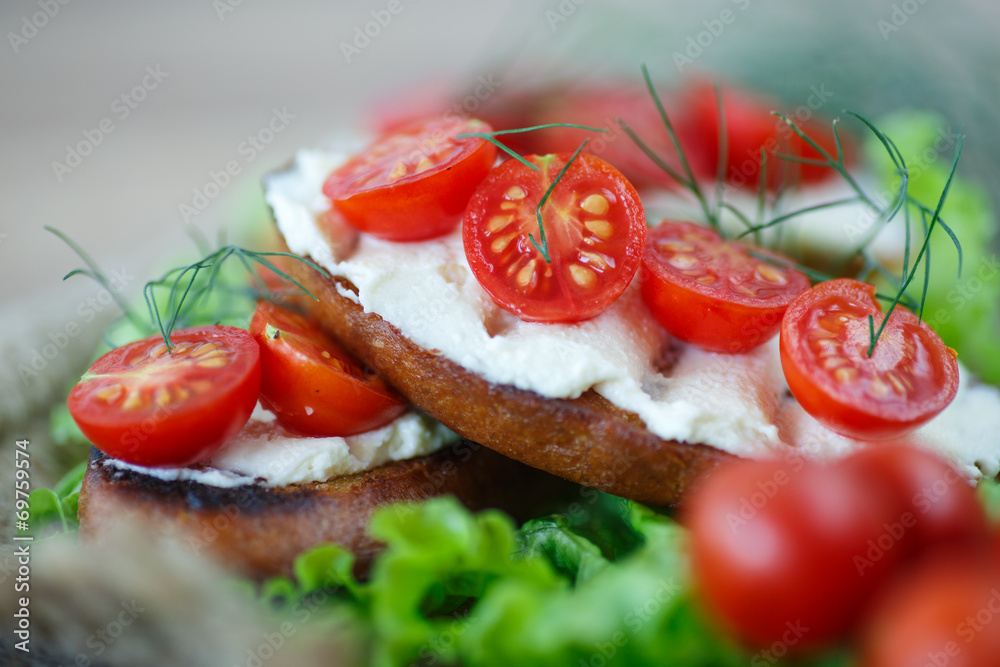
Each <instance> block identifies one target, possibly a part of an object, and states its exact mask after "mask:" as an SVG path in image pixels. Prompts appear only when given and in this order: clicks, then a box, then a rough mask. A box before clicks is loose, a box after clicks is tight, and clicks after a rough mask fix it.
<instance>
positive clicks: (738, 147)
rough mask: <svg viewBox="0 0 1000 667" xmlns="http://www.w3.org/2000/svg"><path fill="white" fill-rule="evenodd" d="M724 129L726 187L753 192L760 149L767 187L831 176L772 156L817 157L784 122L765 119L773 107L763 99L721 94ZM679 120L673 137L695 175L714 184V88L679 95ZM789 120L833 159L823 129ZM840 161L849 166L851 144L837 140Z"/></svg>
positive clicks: (829, 134)
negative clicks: (842, 150)
mask: <svg viewBox="0 0 1000 667" xmlns="http://www.w3.org/2000/svg"><path fill="white" fill-rule="evenodd" d="M721 93H722V101H723V111H724V113H725V124H726V141H727V145H726V170H725V175H726V182H727V183H729V184H730V185H736V186H738V187H744V186H745V187H747V188H751V189H753V188H756V187H757V185H758V182H759V180H760V168H761V157H760V151H761V148H763V149H764V150H765V152H767V154H768V157H767V167H766V168H767V186H768V188H769V189H771V190H776V189H778V188H779V187H780V186H781V185H782V184H791V183H803V184H808V183H816V182H820V181H822V180H824V179H826V178H828V177H830V176H833V175H834V174H835V172H834V171H833V170H832V169H830V168H829V167H825V166H818V165H806V164H801V163H796V162H791V161H789V160H783V159H781V158H778V157H776V156H775V154H776V153H784V154H787V155H795V156H798V157H802V158H808V159H821V157H822V156H821V155H820V154H819V153H818V152H817V151H816V150H815V149H814V148H812V147H811V146H809V145H808V144H807V143H806V142H805V141H803V140H802V138H801V137H799V136H798V135H797V134H795V133H794V132H793V131H792V129H791V128H789V127H788V126H787V125H786V124H785V123H784V121H782V120H781V119H779V118H777V117H776V116H774V115H772V114H771V111H772V110H777V109H778V105H777V104H775V103H774V102H771V101H770V100H768V99H766V98H762V97H759V96H756V95H754V94H752V93H750V92H747V91H744V90H739V89H736V88H732V87H723V88H722V89H721ZM681 101H682V102H681V104H682V109H683V110H684V111H683V114H681V115H679V116H678V120H677V131H678V134H679V135H680V137H681V147H682V148H683V149H684V150H685V152H686V153H687V155H688V158H689V160H690V162H691V164H692V168H693V169H694V171H695V173H696V174H697V175H699V176H700V177H702V178H706V179H714V178H715V177H716V175H717V172H718V163H719V113H718V112H719V107H718V101H717V98H716V94H715V87H714V86H713V85H711V84H709V83H707V82H704V81H701V82H696V83H694V84H692V85H691V87H690V88H689V89H688V90H687V91H686V92H685V93H684V94H682V95H681ZM790 117H791V118H792V120H793V121H795V124H796V125H797V126H798V127H799V128H800V129H802V130H803V131H804V132H805V133H806V134H807V135H808V136H809V137H811V138H812V139H814V140H815V141H816V143H817V144H819V145H820V146H822V147H823V149H824V150H826V151H827V152H828V153H829V154H830V155H831V156H833V157H836V155H837V145H836V142H835V141H834V138H833V130H832V129H831V128H830V125H829V124H826V123H820V122H818V121H815V120H809V119H797V118H796V117H795V116H794V115H792V114H790ZM842 139H843V140H844V147H845V152H846V155H845V161H847V162H850V160H851V154H852V152H851V150H850V148H851V143H850V140H849V138H847V137H842Z"/></svg>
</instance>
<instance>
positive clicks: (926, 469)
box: [842, 443, 989, 556]
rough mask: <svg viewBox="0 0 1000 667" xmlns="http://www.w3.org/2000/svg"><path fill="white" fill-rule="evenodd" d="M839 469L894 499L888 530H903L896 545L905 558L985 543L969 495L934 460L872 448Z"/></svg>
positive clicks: (979, 513)
mask: <svg viewBox="0 0 1000 667" xmlns="http://www.w3.org/2000/svg"><path fill="white" fill-rule="evenodd" d="M842 465H843V466H845V467H846V468H848V469H849V470H852V471H854V472H855V473H856V474H857V475H859V476H861V477H863V478H865V479H867V482H866V483H868V484H871V485H873V486H875V485H881V486H883V487H885V488H886V489H888V490H889V491H890V493H892V495H893V496H894V497H895V498H896V499H897V501H898V502H899V508H898V509H897V511H896V513H895V519H894V521H893V525H894V526H895V527H896V529H897V530H898V528H899V527H902V528H903V529H905V534H904V535H903V536H902V538H900V540H899V541H901V542H902V543H903V544H902V548H903V550H904V552H905V553H906V555H907V556H915V555H923V554H926V553H928V552H929V551H931V550H933V549H935V548H937V547H949V548H950V547H955V546H961V545H980V544H984V543H986V542H987V541H988V539H989V525H988V524H987V521H986V513H985V511H984V510H983V506H982V504H981V503H980V502H979V499H978V497H977V496H976V492H975V490H974V489H973V487H972V486H970V485H969V483H968V481H967V480H966V479H965V478H964V477H963V476H962V475H961V474H960V473H959V472H958V471H957V470H955V469H954V468H953V467H952V466H951V465H950V464H949V463H948V462H947V461H945V460H944V459H942V458H941V457H940V456H938V455H937V454H933V453H931V452H928V451H926V450H923V449H918V448H916V447H912V446H907V445H902V444H897V443H876V444H873V445H871V446H869V447H866V448H865V449H863V450H861V451H859V452H856V453H854V454H852V455H851V456H849V457H847V458H846V459H844V461H843V462H842Z"/></svg>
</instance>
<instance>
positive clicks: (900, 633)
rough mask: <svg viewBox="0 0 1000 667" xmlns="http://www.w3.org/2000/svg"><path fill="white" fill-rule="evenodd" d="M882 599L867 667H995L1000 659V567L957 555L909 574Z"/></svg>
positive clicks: (867, 643)
mask: <svg viewBox="0 0 1000 667" xmlns="http://www.w3.org/2000/svg"><path fill="white" fill-rule="evenodd" d="M894 584H895V585H894V586H893V587H892V588H890V590H889V591H887V592H886V594H885V595H884V596H880V600H879V602H878V603H877V604H876V605H875V609H874V611H873V613H872V616H871V620H870V622H869V623H867V624H866V630H865V633H864V636H863V641H862V648H861V659H860V662H859V663H858V664H859V665H862V667H911V666H918V667H924V665H932V666H941V667H994V666H995V665H996V664H997V661H998V656H1000V576H998V575H997V563H996V562H995V561H991V560H989V559H986V558H984V557H983V556H982V555H980V554H979V553H976V552H970V553H961V552H959V553H952V554H948V555H947V556H944V557H941V558H932V559H931V560H930V561H928V562H924V563H922V564H921V565H920V566H919V567H918V568H917V570H916V571H914V572H908V573H905V575H903V576H900V577H899V578H898V580H897V581H895V582H894Z"/></svg>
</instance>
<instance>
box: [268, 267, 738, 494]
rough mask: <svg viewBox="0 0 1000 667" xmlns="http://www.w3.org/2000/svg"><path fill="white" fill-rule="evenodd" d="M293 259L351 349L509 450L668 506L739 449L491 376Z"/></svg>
mask: <svg viewBox="0 0 1000 667" xmlns="http://www.w3.org/2000/svg"><path fill="white" fill-rule="evenodd" d="M286 268H287V270H288V271H289V272H290V273H291V275H293V276H294V277H295V279H296V280H298V281H299V282H301V283H302V284H303V285H304V286H305V287H307V288H308V289H309V291H310V292H312V294H314V295H315V296H316V297H317V299H318V300H313V299H309V298H305V297H303V298H301V299H298V300H297V304H298V305H299V306H301V307H303V308H305V309H306V310H308V311H309V313H310V315H311V316H313V317H314V318H315V319H317V320H318V321H319V322H320V324H321V325H322V326H323V328H324V329H325V330H326V331H327V333H329V334H330V335H331V336H333V337H334V338H335V339H336V340H337V341H338V342H339V343H340V344H341V345H342V346H343V347H344V348H345V349H347V350H348V351H349V352H351V353H352V354H353V355H355V356H356V357H357V358H358V359H360V360H361V361H362V362H364V363H365V364H367V365H369V366H371V367H372V368H373V369H374V370H376V371H377V372H378V373H379V374H380V375H381V376H382V377H383V378H384V379H385V380H386V381H387V382H388V383H389V384H391V385H392V386H393V387H395V388H396V389H397V390H398V391H399V392H400V393H401V394H403V396H405V397H406V398H407V400H409V401H410V402H411V403H413V405H415V406H416V407H417V408H418V409H420V410H421V411H423V412H425V413H427V414H428V415H430V416H431V417H433V418H435V419H437V420H438V421H440V422H441V423H443V424H444V425H446V426H447V427H448V428H450V429H452V430H453V431H455V432H456V433H458V434H459V435H461V436H462V437H464V438H466V439H468V440H471V441H473V442H478V443H481V444H483V445H485V446H486V447H489V448H491V449H493V450H495V451H497V452H499V453H501V454H503V455H505V456H508V457H510V458H513V459H516V460H518V461H521V462H523V463H526V464H528V465H530V466H533V467H535V468H538V469H540V470H544V471H546V472H549V473H552V474H553V475H558V476H560V477H563V478H564V479H567V480H570V481H573V482H577V483H579V484H582V485H584V486H589V487H593V488H596V489H601V490H603V491H607V492H609V493H613V494H615V495H618V496H623V497H625V498H631V499H633V500H638V501H641V502H645V503H651V504H654V505H664V506H667V505H677V504H679V503H681V502H682V501H683V498H684V494H685V492H686V491H687V490H688V489H689V488H690V487H691V486H692V485H693V484H694V483H695V482H696V481H697V480H698V479H700V478H701V477H703V476H704V475H705V474H706V473H707V472H708V471H710V470H711V469H713V468H714V467H716V466H717V465H719V464H720V463H722V462H724V461H726V460H728V459H730V458H732V457H731V455H730V454H727V453H725V452H722V451H720V450H718V449H715V448H713V447H710V446H708V445H704V444H687V443H680V442H676V441H671V440H664V439H663V438H660V437H658V436H656V435H654V434H653V433H651V432H650V431H649V430H648V429H647V428H646V427H645V425H644V424H643V423H642V421H641V420H640V419H639V418H638V417H637V416H636V415H635V414H632V413H629V412H626V411H624V410H621V409H620V408H618V407H616V406H615V405H613V404H612V403H610V402H609V401H607V400H606V399H605V398H603V397H602V396H600V395H598V394H597V393H596V392H593V391H589V392H587V393H585V394H584V395H582V396H581V397H579V398H577V399H574V400H565V399H554V398H547V397H544V396H541V395H539V394H536V393H534V392H531V391H526V390H522V389H518V388H516V387H512V386H508V385H497V384H493V383H490V382H489V381H487V380H485V379H484V378H482V377H480V376H479V375H477V374H476V373H473V372H471V371H469V370H467V369H465V368H463V367H462V366H460V365H459V364H457V363H455V362H453V361H451V360H449V359H446V358H445V357H444V356H443V355H441V354H440V353H437V352H435V351H433V350H428V349H425V348H423V347H421V346H419V345H417V344H416V343H414V342H413V341H411V340H409V339H408V338H406V336H404V335H403V334H402V333H401V332H400V331H399V329H397V328H396V327H394V326H393V325H391V324H390V323H388V322H386V321H385V320H383V319H382V318H381V317H380V316H379V315H378V314H376V313H371V312H365V310H364V308H362V307H361V305H359V304H358V303H357V302H356V301H355V300H352V299H351V298H349V297H348V296H345V295H344V292H346V291H350V292H353V293H355V294H356V293H357V289H356V288H355V287H354V286H353V285H352V284H351V283H350V282H349V281H347V280H345V279H343V278H339V277H335V276H334V277H331V276H326V275H323V274H321V273H319V272H318V271H316V270H315V269H312V268H310V267H309V266H307V265H306V264H304V263H302V262H291V263H290V266H288V267H286ZM338 288H339V289H338ZM415 298H419V297H415Z"/></svg>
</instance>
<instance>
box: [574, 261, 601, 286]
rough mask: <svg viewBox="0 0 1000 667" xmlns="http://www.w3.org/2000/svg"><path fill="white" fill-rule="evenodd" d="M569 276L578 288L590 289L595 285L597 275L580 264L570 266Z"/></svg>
mask: <svg viewBox="0 0 1000 667" xmlns="http://www.w3.org/2000/svg"><path fill="white" fill-rule="evenodd" d="M569 275H570V277H571V278H572V279H573V282H575V283H576V284H577V285H579V286H580V287H583V288H586V289H590V288H592V287H593V286H594V285H596V284H597V274H596V273H594V272H593V271H592V270H591V269H588V268H587V267H585V266H582V265H580V264H571V265H570V267H569Z"/></svg>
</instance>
